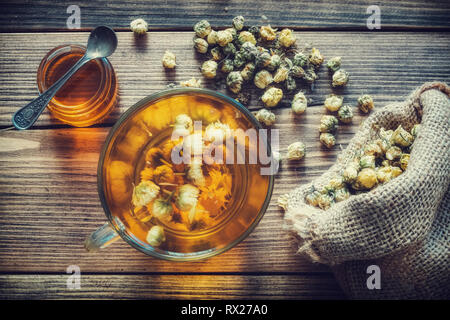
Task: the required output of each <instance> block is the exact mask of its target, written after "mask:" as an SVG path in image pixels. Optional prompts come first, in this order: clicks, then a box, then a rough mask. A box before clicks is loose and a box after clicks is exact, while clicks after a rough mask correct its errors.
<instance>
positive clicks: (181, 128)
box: [173, 113, 194, 136]
mask: <svg viewBox="0 0 450 320" xmlns="http://www.w3.org/2000/svg"><path fill="white" fill-rule="evenodd" d="M193 130H194V127H193V125H192V119H191V117H189V116H188V115H187V114H184V113H182V114H179V115H177V116H176V117H175V123H174V125H173V133H174V134H176V135H178V136H187V135H189V134H191V133H192V131H193Z"/></svg>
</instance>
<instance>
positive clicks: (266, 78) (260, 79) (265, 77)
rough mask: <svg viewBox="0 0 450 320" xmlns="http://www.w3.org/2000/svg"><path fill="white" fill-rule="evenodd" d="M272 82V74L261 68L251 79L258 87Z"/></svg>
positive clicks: (263, 87)
mask: <svg viewBox="0 0 450 320" xmlns="http://www.w3.org/2000/svg"><path fill="white" fill-rule="evenodd" d="M272 82H273V78H272V75H271V74H270V72H269V71H267V70H261V71H259V72H258V73H257V74H256V75H255V78H254V79H253V83H254V84H255V86H257V87H258V88H260V89H265V88H266V87H267V86H268V85H269V84H271V83H272Z"/></svg>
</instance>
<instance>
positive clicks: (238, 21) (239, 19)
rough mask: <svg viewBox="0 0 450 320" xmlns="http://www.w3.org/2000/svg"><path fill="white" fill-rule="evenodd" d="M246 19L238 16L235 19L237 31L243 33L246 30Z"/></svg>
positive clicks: (234, 23)
mask: <svg viewBox="0 0 450 320" xmlns="http://www.w3.org/2000/svg"><path fill="white" fill-rule="evenodd" d="M244 22H245V19H244V17H243V16H236V17H234V18H233V28H235V29H236V30H237V31H241V30H242V29H243V28H244Z"/></svg>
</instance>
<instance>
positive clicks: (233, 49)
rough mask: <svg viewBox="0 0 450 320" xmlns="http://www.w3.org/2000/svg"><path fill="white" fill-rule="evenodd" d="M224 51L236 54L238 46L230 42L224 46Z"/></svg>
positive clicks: (226, 53) (228, 53)
mask: <svg viewBox="0 0 450 320" xmlns="http://www.w3.org/2000/svg"><path fill="white" fill-rule="evenodd" d="M222 51H223V53H224V54H225V55H234V54H235V53H236V47H235V46H234V44H233V43H231V42H230V43H228V44H227V45H226V46H225V47H223V48H222Z"/></svg>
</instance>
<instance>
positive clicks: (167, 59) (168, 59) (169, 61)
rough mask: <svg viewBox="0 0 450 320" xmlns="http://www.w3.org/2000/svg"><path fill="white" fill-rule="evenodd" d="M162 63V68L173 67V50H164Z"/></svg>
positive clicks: (174, 57)
mask: <svg viewBox="0 0 450 320" xmlns="http://www.w3.org/2000/svg"><path fill="white" fill-rule="evenodd" d="M162 64H163V66H164V68H167V69H173V68H175V66H176V65H177V63H176V56H175V54H174V53H173V52H171V51H169V50H166V52H165V53H164V56H163V58H162Z"/></svg>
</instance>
